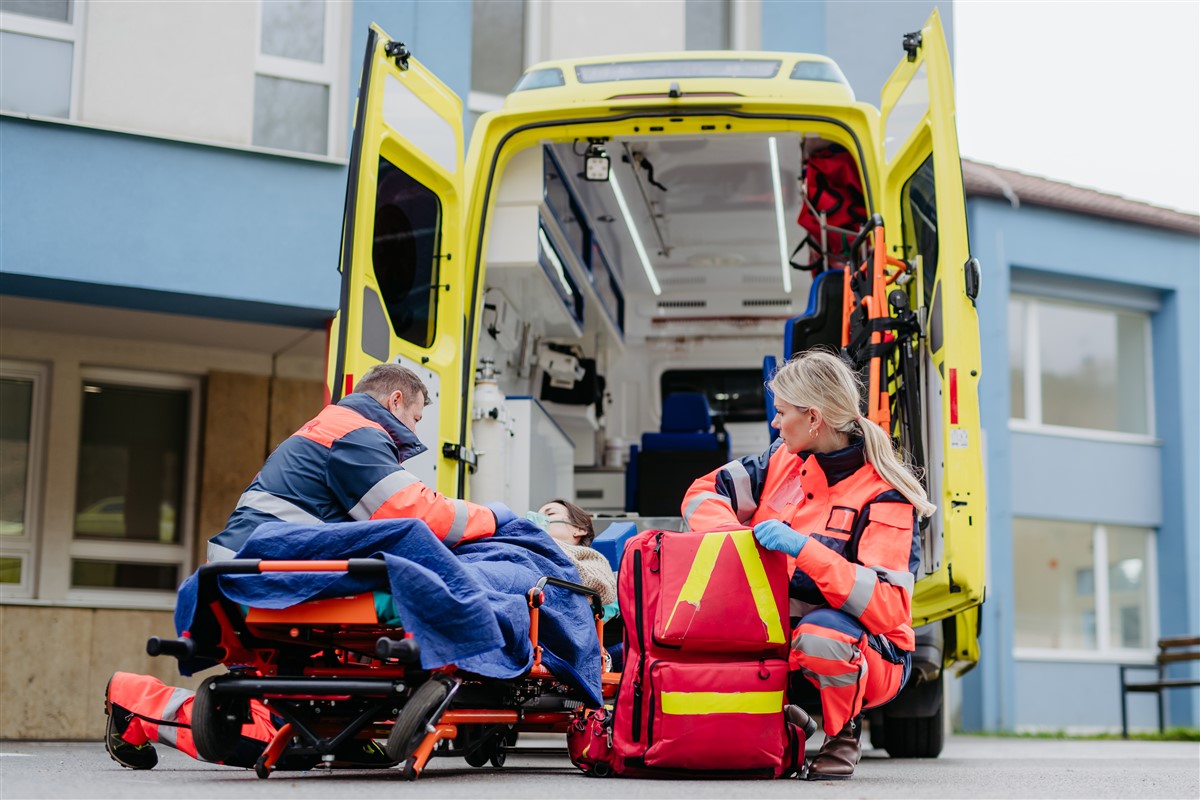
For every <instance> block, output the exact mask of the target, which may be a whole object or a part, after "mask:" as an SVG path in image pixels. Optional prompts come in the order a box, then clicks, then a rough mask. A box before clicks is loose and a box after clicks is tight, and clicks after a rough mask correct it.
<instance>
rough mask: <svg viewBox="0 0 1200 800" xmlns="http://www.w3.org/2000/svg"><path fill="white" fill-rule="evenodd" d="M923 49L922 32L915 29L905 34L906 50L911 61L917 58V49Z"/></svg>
mask: <svg viewBox="0 0 1200 800" xmlns="http://www.w3.org/2000/svg"><path fill="white" fill-rule="evenodd" d="M920 49H921V32H920V31H913V32H912V33H906V34H904V52H906V53H908V60H909V61H916V60H917V51H918V50H920Z"/></svg>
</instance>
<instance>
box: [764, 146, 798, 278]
mask: <svg viewBox="0 0 1200 800" xmlns="http://www.w3.org/2000/svg"><path fill="white" fill-rule="evenodd" d="M767 150H768V151H770V153H771V186H772V188H773V189H774V190H775V227H776V229H777V232H778V234H779V267H780V269H781V270H782V271H783V291H784V293H785V294H791V293H792V265H791V262H790V260H789V259H788V240H787V229H786V227H785V226H784V220H783V188H782V187H781V186H780V185H779V147H778V146H777V145H776V143H775V137H774V136H772V137H771V138H770V139H768V140H767Z"/></svg>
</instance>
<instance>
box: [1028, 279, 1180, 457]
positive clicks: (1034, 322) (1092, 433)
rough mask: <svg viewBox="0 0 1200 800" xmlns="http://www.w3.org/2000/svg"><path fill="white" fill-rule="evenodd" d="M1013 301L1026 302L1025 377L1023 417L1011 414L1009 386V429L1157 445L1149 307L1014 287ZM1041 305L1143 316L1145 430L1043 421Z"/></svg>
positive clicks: (1103, 440)
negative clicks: (1021, 289) (1071, 297)
mask: <svg viewBox="0 0 1200 800" xmlns="http://www.w3.org/2000/svg"><path fill="white" fill-rule="evenodd" d="M1014 301H1020V302H1023V303H1025V314H1024V331H1023V332H1022V334H1023V336H1024V340H1023V348H1022V359H1023V360H1024V379H1025V392H1024V397H1023V400H1024V404H1025V416H1024V417H1013V416H1011V413H1012V402H1011V393H1012V386H1011V385H1010V386H1009V395H1010V397H1009V414H1010V416H1009V417H1008V429H1009V430H1010V431H1012V432H1016V433H1034V434H1041V435H1047V436H1060V437H1066V438H1072V439H1088V440H1092V441H1098V442H1117V443H1124V444H1159V443H1160V439H1159V438H1158V434H1157V431H1158V425H1157V419H1156V415H1155V397H1154V341H1153V337H1154V325H1153V319H1152V314H1153V310H1152V309H1147V308H1145V307H1142V306H1140V305H1121V304H1116V303H1111V304H1110V303H1103V302H1086V301H1084V302H1081V301H1077V300H1070V299H1067V298H1063V297H1058V296H1054V295H1042V294H1036V293H1033V292H1028V291H1019V290H1014V291H1013V292H1011V293H1010V294H1009V296H1008V303H1009V304H1012V303H1013V302H1014ZM1040 304H1046V305H1054V306H1073V307H1075V308H1082V309H1088V310H1092V311H1103V312H1113V313H1121V312H1123V313H1130V314H1141V315H1143V319H1142V323H1143V325H1144V328H1145V330H1144V335H1143V342H1144V348H1145V353H1144V354H1143V367H1144V370H1145V377H1144V385H1145V386H1146V387H1147V397H1146V428H1147V430H1148V431H1149V432H1148V433H1127V432H1124V431H1109V430H1104V429H1101V428H1076V427H1072V426H1068V425H1052V424H1049V423H1045V422H1042V369H1041V367H1042V364H1041V337H1040V327H1039V322H1038V314H1037V311H1038V307H1039V305H1040ZM1012 335H1013V331H1009V336H1010V337H1011V336H1012Z"/></svg>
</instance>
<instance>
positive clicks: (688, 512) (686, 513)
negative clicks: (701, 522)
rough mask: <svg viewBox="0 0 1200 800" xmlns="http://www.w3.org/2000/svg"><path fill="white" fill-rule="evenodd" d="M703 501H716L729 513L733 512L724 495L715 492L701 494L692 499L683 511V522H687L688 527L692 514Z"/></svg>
mask: <svg viewBox="0 0 1200 800" xmlns="http://www.w3.org/2000/svg"><path fill="white" fill-rule="evenodd" d="M705 500H716V501H717V502H719V503H721V504H722V505H724V506H726V507H728V508H729V510H730V511H732V510H733V506H732V505H731V504H730V502H729V498H728V497H726V496H725V495H723V494H717V493H716V492H701V493H700V494H698V495H696V497H695V498H693V499H692V502H690V503H688V504H687V508H685V509H684V510H683V520H684V522H687V523H688V525H689V526H690V525H691V522H690V519H691V516H692V514H694V513H696V509H697V508H699V506H700V504H701V503H703V502H704V501H705Z"/></svg>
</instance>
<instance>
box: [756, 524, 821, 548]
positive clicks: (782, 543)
mask: <svg viewBox="0 0 1200 800" xmlns="http://www.w3.org/2000/svg"><path fill="white" fill-rule="evenodd" d="M754 538H755V539H758V543H759V544H761V545H762V546H763V547H765V548H767V549H768V550H778V551H780V552H782V553H787V554H788V555H789V556H793V557H795V556H798V555H800V550H801V548H803V547H804V543H805V542H807V541H808V536H807V535H806V534H803V533H796V532H795V531H794V530H792V529H791V528H789V527H788V526H787V525H784V524H783V523H782V522H780V521H779V520H777V519H769V520H767V521H765V522H760V523H758V524H757V525H755V526H754Z"/></svg>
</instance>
